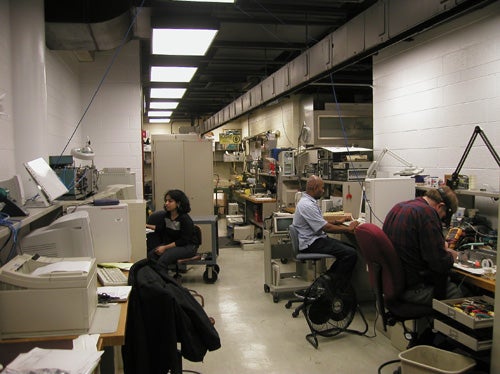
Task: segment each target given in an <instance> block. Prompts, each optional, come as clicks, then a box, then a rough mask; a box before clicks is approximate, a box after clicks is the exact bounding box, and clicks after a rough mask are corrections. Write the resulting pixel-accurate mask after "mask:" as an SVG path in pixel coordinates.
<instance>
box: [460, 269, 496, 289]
mask: <svg viewBox="0 0 500 374" xmlns="http://www.w3.org/2000/svg"><path fill="white" fill-rule="evenodd" d="M452 273H454V274H455V275H456V276H458V277H460V279H463V280H464V282H466V283H469V284H472V285H474V286H476V287H479V288H482V289H483V290H486V291H490V292H493V293H495V280H492V279H487V278H485V277H482V276H480V275H474V274H471V273H468V272H466V271H464V270H461V269H456V268H453V269H452Z"/></svg>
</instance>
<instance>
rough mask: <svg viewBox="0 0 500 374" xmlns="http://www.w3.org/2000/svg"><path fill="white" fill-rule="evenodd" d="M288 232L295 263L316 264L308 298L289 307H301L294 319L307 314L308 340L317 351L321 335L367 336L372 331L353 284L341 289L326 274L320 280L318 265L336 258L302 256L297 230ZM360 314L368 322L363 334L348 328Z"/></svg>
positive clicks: (291, 227) (295, 300) (294, 314)
mask: <svg viewBox="0 0 500 374" xmlns="http://www.w3.org/2000/svg"><path fill="white" fill-rule="evenodd" d="M288 230H289V235H290V240H291V244H292V249H293V253H294V257H295V259H296V260H297V261H313V264H314V281H313V283H312V284H311V285H310V286H309V287H308V288H307V289H306V291H305V293H304V296H303V297H298V298H297V299H292V300H289V301H288V302H287V303H286V305H285V307H286V308H287V309H289V308H290V307H291V306H292V303H294V302H300V303H301V304H300V305H299V306H298V307H297V308H295V310H294V312H293V313H292V316H293V317H294V318H295V317H297V316H298V314H299V312H300V311H302V312H303V313H304V316H305V318H306V321H307V324H308V326H309V329H310V330H311V333H310V334H307V335H306V340H307V341H308V342H309V343H310V344H311V345H312V346H313V347H314V348H318V338H317V335H320V336H325V337H332V336H335V335H338V334H340V333H342V332H349V333H354V334H358V335H364V334H365V333H366V332H367V331H368V323H367V321H366V319H365V316H364V315H363V312H362V311H361V309H360V308H359V305H358V303H357V300H356V293H355V291H354V289H353V288H352V286H351V284H347V285H345V286H343V287H339V285H338V284H335V283H334V282H333V280H332V279H331V278H330V277H329V276H328V275H325V274H323V275H321V276H319V277H316V271H317V264H316V263H317V261H319V260H322V259H324V258H335V256H332V255H327V254H321V253H301V252H300V251H299V238H298V233H297V229H296V227H295V226H293V225H290V226H289V229H288ZM356 311H358V312H359V314H360V316H361V318H362V320H363V322H364V326H365V327H364V330H363V331H358V330H351V329H349V328H348V327H349V325H350V324H351V322H352V320H353V319H354V315H355V313H356Z"/></svg>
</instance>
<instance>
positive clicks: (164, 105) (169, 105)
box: [149, 101, 179, 109]
mask: <svg viewBox="0 0 500 374" xmlns="http://www.w3.org/2000/svg"><path fill="white" fill-rule="evenodd" d="M177 105H179V102H178V101H170V102H165V101H152V102H150V103H149V109H175V108H177Z"/></svg>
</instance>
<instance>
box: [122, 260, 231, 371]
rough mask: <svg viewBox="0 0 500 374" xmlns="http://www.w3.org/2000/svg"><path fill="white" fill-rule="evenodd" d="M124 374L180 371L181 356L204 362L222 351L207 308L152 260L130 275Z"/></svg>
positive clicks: (131, 270)
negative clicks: (214, 351)
mask: <svg viewBox="0 0 500 374" xmlns="http://www.w3.org/2000/svg"><path fill="white" fill-rule="evenodd" d="M128 283H129V285H131V286H132V291H131V292H130V296H129V301H128V310H127V322H126V327H125V345H124V346H123V347H122V355H123V364H124V373H126V374H135V373H141V374H144V373H148V374H156V373H167V372H168V371H169V370H171V371H172V373H177V372H180V370H181V368H182V366H181V365H182V364H181V361H180V360H181V359H180V356H179V352H178V349H177V342H179V343H180V346H181V349H180V353H181V354H182V357H184V358H185V359H187V360H189V361H194V362H200V361H202V360H203V357H204V356H205V354H206V353H207V350H208V351H213V350H216V349H218V348H220V346H221V344H220V338H219V334H218V333H217V330H216V329H215V328H214V326H213V325H212V323H211V321H210V319H209V317H208V316H207V314H206V313H205V311H204V309H203V308H202V306H201V305H200V304H199V303H198V301H197V300H196V299H195V298H194V297H193V296H192V295H191V293H190V292H189V291H188V290H187V289H186V288H184V287H182V286H181V285H179V284H178V283H177V282H176V281H175V279H174V278H172V277H171V276H169V275H168V274H167V270H166V269H164V268H163V267H161V266H159V265H157V264H155V263H152V262H150V261H148V260H141V261H139V262H137V263H135V264H134V265H133V266H132V268H131V269H130V272H129V281H128Z"/></svg>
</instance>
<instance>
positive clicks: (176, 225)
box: [146, 190, 200, 266]
mask: <svg viewBox="0 0 500 374" xmlns="http://www.w3.org/2000/svg"><path fill="white" fill-rule="evenodd" d="M164 201H165V206H164V208H165V216H164V219H163V220H161V222H159V223H158V224H156V225H151V224H146V228H149V229H152V230H155V233H156V234H157V235H158V237H159V238H160V241H161V244H160V245H158V246H157V247H156V248H154V249H152V250H151V251H149V253H148V258H149V259H152V260H156V261H158V262H159V263H160V264H162V265H164V266H168V265H170V264H175V263H176V262H177V260H178V259H180V258H189V257H193V256H194V255H196V252H197V250H198V246H199V245H200V240H199V238H198V236H197V235H196V231H195V227H194V223H193V220H192V219H191V217H190V216H189V214H188V213H189V212H190V211H191V205H190V203H189V199H188V197H187V196H186V194H185V193H184V192H182V191H181V190H170V191H168V192H167V193H166V194H165V198H164Z"/></svg>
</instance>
